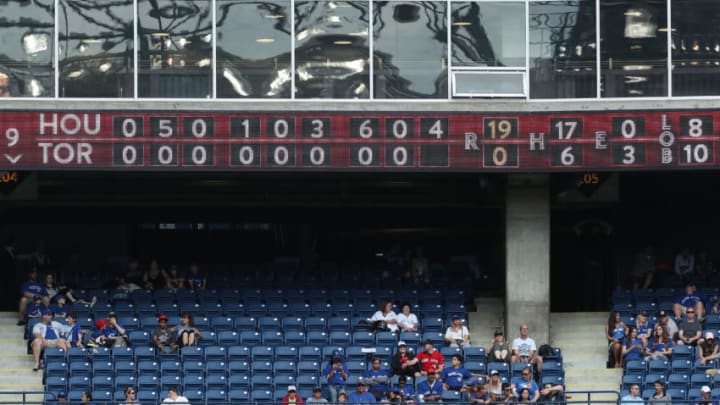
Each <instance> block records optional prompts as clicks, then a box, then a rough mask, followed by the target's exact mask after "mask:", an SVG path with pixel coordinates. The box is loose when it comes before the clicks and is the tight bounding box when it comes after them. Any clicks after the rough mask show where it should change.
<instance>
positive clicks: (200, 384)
mask: <svg viewBox="0 0 720 405" xmlns="http://www.w3.org/2000/svg"><path fill="white" fill-rule="evenodd" d="M183 384H184V385H185V390H186V391H188V390H190V391H202V392H204V391H205V377H203V376H202V375H187V374H185V376H183Z"/></svg>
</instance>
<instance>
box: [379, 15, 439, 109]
mask: <svg viewBox="0 0 720 405" xmlns="http://www.w3.org/2000/svg"><path fill="white" fill-rule="evenodd" d="M373 7H374V9H373V14H374V15H373V31H374V33H373V35H374V42H373V44H374V63H375V83H374V86H375V87H374V89H375V97H377V98H439V97H443V98H446V97H447V90H448V88H447V3H444V2H429V1H427V2H419V1H412V2H410V1H408V2H388V1H381V2H375V3H373Z"/></svg>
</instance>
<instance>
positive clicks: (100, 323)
mask: <svg viewBox="0 0 720 405" xmlns="http://www.w3.org/2000/svg"><path fill="white" fill-rule="evenodd" d="M106 327H107V322H106V321H105V320H104V319H99V320H97V321H95V330H94V331H93V332H92V333H91V334H90V341H89V342H88V347H112V345H113V343H115V342H113V341H112V340H110V339H108V338H107V337H106V336H105V328H106Z"/></svg>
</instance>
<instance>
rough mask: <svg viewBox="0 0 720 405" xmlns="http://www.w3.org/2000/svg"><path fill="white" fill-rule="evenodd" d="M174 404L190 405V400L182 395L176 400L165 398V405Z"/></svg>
mask: <svg viewBox="0 0 720 405" xmlns="http://www.w3.org/2000/svg"><path fill="white" fill-rule="evenodd" d="M173 403H183V404H188V405H189V404H190V401H188V399H187V398H185V397H184V396H182V395H178V397H177V398H175V399H174V400H173V399H170V398H165V400H164V401H163V404H173Z"/></svg>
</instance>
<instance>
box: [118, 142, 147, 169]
mask: <svg viewBox="0 0 720 405" xmlns="http://www.w3.org/2000/svg"><path fill="white" fill-rule="evenodd" d="M112 150H113V166H142V165H144V164H145V148H144V147H143V144H141V143H115V144H113V149H112Z"/></svg>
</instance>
